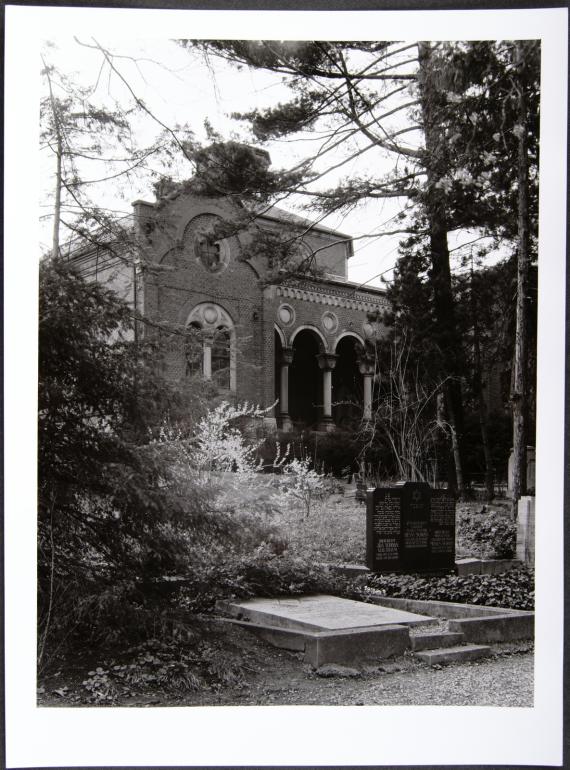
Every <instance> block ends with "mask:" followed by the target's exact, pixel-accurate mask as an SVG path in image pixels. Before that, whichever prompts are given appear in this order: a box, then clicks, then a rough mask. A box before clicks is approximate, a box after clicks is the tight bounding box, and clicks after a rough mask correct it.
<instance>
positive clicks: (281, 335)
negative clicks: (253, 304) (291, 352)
mask: <svg viewBox="0 0 570 770" xmlns="http://www.w3.org/2000/svg"><path fill="white" fill-rule="evenodd" d="M273 328H274V329H275V331H276V332H277V334H278V335H279V339H280V340H281V346H282V347H284V348H286V347H288V346H287V338H286V337H285V333H284V332H283V330H282V329H280V328H279V326H278V325H277V324H273Z"/></svg>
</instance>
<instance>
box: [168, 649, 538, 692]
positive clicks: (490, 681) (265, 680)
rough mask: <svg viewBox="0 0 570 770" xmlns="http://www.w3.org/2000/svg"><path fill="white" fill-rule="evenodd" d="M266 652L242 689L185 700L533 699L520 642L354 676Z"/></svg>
mask: <svg viewBox="0 0 570 770" xmlns="http://www.w3.org/2000/svg"><path fill="white" fill-rule="evenodd" d="M510 650H512V652H511V651H510ZM271 657H272V660H271V662H270V664H269V665H268V667H267V668H266V669H265V670H263V671H259V672H258V673H257V676H255V677H252V679H250V680H249V682H248V684H247V686H246V687H244V688H243V689H240V690H233V691H231V690H229V691H225V692H222V693H218V695H217V696H214V695H213V694H212V695H206V694H202V696H198V697H197V699H196V701H194V702H193V703H192V702H191V701H189V700H188V697H187V696H186V697H185V698H184V701H185V705H205V706H206V705H236V706H239V705H258V706H265V705H323V706H324V705H327V706H368V705H385V706H395V705H407V706H410V705H415V706H428V705H432V706H435V705H438V706H445V705H447V706H519V707H520V706H529V707H530V706H532V705H533V688H534V681H533V662H534V656H533V652H532V645H530V644H529V643H524V642H523V643H519V644H513V645H498V646H497V647H496V648H494V655H493V657H491V658H487V659H481V660H477V661H473V662H471V663H459V664H453V665H449V666H442V667H439V666H428V665H426V664H424V663H420V662H419V661H418V660H417V659H415V658H413V657H412V656H410V655H406V656H404V657H403V658H399V659H397V660H395V661H393V662H388V661H386V662H385V663H384V665H383V666H381V667H378V668H375V669H371V670H369V671H364V672H361V673H360V674H359V675H355V676H327V677H324V676H319V675H318V674H316V673H315V672H313V671H311V670H310V668H309V667H308V666H306V665H304V664H303V663H302V662H301V661H300V660H299V659H298V658H297V657H296V656H295V655H294V654H292V653H287V652H285V651H279V652H277V651H276V652H275V653H274V655H273V656H271ZM268 663H269V661H268ZM340 671H341V673H342V670H340ZM348 671H350V669H349V670H348ZM180 705H183V704H182V703H181V704H180Z"/></svg>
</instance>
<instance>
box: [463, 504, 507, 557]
mask: <svg viewBox="0 0 570 770" xmlns="http://www.w3.org/2000/svg"><path fill="white" fill-rule="evenodd" d="M516 537H517V526H516V523H515V521H513V519H512V517H511V515H510V513H509V512H507V511H506V510H504V509H499V508H497V509H492V510H488V509H487V508H486V506H483V508H482V509H481V510H480V511H473V510H471V509H469V508H466V507H464V508H460V509H459V511H458V516H457V550H458V552H460V553H461V554H462V555H466V556H478V557H480V558H485V559H493V558H494V559H512V558H513V556H514V552H515V548H516Z"/></svg>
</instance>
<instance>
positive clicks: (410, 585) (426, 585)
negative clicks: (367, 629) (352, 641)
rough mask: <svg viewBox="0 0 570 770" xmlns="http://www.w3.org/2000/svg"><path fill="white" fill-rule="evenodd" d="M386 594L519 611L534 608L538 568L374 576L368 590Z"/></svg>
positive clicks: (369, 582) (370, 580)
mask: <svg viewBox="0 0 570 770" xmlns="http://www.w3.org/2000/svg"><path fill="white" fill-rule="evenodd" d="M370 589H372V590H374V591H377V592H380V593H381V594H382V596H397V597H402V598H405V599H423V600H430V599H432V600H437V601H443V602H462V603H465V604H483V605H486V606H488V607H506V608H511V609H517V610H532V609H534V570H532V569H527V568H524V569H517V570H510V571H509V572H503V573H501V574H499V575H466V576H465V577H459V576H458V575H447V576H445V577H422V576H420V575H374V576H372V577H370V578H369V579H368V582H367V589H365V592H366V590H370Z"/></svg>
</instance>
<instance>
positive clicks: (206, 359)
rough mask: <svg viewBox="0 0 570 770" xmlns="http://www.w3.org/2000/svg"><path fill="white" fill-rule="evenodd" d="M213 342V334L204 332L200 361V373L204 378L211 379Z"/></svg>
mask: <svg viewBox="0 0 570 770" xmlns="http://www.w3.org/2000/svg"><path fill="white" fill-rule="evenodd" d="M213 343H214V335H213V334H205V335H204V337H203V345H204V349H203V361H202V367H203V368H202V373H203V375H204V379H205V380H211V379H212V345H213Z"/></svg>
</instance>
